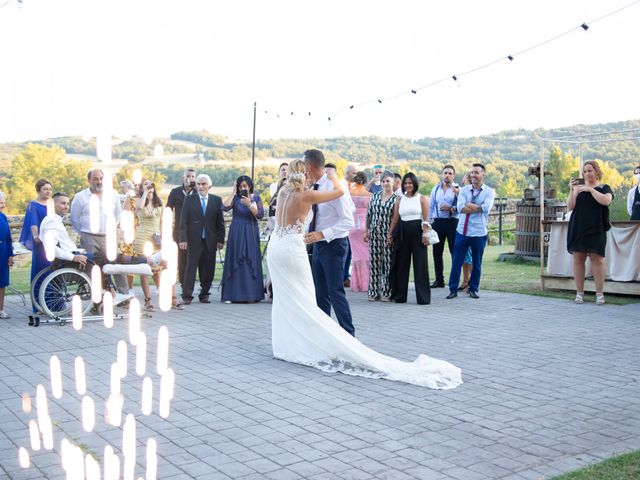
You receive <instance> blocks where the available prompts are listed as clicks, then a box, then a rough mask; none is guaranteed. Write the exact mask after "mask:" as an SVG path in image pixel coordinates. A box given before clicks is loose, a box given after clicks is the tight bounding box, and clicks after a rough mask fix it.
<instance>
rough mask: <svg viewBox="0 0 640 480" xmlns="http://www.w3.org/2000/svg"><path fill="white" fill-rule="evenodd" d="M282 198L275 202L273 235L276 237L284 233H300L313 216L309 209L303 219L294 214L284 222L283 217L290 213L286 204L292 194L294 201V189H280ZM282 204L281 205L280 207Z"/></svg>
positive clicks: (305, 228) (285, 217) (304, 229)
mask: <svg viewBox="0 0 640 480" xmlns="http://www.w3.org/2000/svg"><path fill="white" fill-rule="evenodd" d="M281 195H282V196H283V198H282V199H278V202H277V203H276V205H277V207H276V226H275V229H274V231H273V235H275V236H276V237H283V236H286V235H302V234H303V233H304V232H305V231H306V230H307V227H308V226H309V224H310V223H311V218H313V212H312V211H311V209H309V211H308V212H307V216H306V217H305V219H304V220H300V217H299V216H298V215H296V216H295V217H294V218H291V219H290V220H291V221H290V222H289V223H286V222H285V219H287V218H288V217H289V215H287V214H288V213H290V212H289V211H288V210H287V204H288V203H289V198H291V197H292V196H293V200H294V201H295V190H292V189H290V188H286V187H285V188H283V189H282V191H281ZM280 205H282V207H280Z"/></svg>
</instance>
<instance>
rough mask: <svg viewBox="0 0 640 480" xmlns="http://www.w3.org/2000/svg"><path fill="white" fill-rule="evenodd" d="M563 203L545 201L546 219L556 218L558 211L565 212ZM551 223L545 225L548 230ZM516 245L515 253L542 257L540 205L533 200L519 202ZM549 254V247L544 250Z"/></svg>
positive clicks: (517, 206) (517, 207)
mask: <svg viewBox="0 0 640 480" xmlns="http://www.w3.org/2000/svg"><path fill="white" fill-rule="evenodd" d="M565 208H566V206H565V205H563V204H551V205H548V204H546V203H545V207H544V219H545V220H556V219H557V214H558V212H562V213H564V212H565ZM550 229H551V225H545V231H546V232H548V231H549V230H550ZM515 236H516V246H515V250H514V252H513V253H514V254H516V255H522V256H525V257H538V258H540V205H539V204H536V203H532V202H522V201H521V202H518V204H517V205H516V235H515ZM544 254H545V256H546V255H547V248H546V247H545V251H544Z"/></svg>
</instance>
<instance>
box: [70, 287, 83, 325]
mask: <svg viewBox="0 0 640 480" xmlns="http://www.w3.org/2000/svg"><path fill="white" fill-rule="evenodd" d="M71 321H72V323H73V328H75V329H76V330H80V329H81V328H82V300H81V299H80V297H79V296H78V295H74V296H73V297H72V298H71Z"/></svg>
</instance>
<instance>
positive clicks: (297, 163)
mask: <svg viewBox="0 0 640 480" xmlns="http://www.w3.org/2000/svg"><path fill="white" fill-rule="evenodd" d="M306 179H307V175H306V166H305V163H304V160H300V159H296V160H294V161H292V162H291V163H289V175H287V181H288V183H289V186H290V188H291V189H293V190H304V186H305V183H306Z"/></svg>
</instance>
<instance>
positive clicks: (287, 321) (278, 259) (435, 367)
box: [267, 196, 462, 389]
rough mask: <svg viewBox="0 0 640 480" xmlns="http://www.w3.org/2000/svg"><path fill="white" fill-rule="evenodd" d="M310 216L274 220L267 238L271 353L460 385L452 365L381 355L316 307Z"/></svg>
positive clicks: (354, 371) (358, 371)
mask: <svg viewBox="0 0 640 480" xmlns="http://www.w3.org/2000/svg"><path fill="white" fill-rule="evenodd" d="M287 199H288V196H287ZM287 199H285V202H284V205H283V210H284V209H285V208H286V200H287ZM310 215H311V212H309V215H308V216H307V221H306V222H305V224H303V223H302V222H300V221H299V220H298V221H296V223H295V224H292V225H284V226H281V225H279V224H278V223H279V222H278V221H277V220H276V228H275V230H274V232H273V234H272V235H271V240H270V241H269V248H268V251H267V265H268V267H269V272H271V281H272V285H273V306H272V310H271V344H272V347H273V355H274V357H275V358H278V359H281V360H286V361H288V362H293V363H299V364H302V365H308V366H311V367H315V368H318V369H320V370H323V371H325V372H342V373H345V374H348V375H358V376H362V377H369V378H385V379H387V380H395V381H398V382H406V383H412V384H414V385H420V386H424V387H429V388H437V389H450V388H455V387H457V386H458V385H460V384H461V383H462V375H461V371H460V369H459V368H458V367H456V366H455V365H452V364H450V363H448V362H445V361H444V360H438V359H435V358H431V357H428V356H426V355H419V356H418V358H417V359H416V360H415V361H413V362H403V361H400V360H398V359H396V358H393V357H388V356H386V355H382V354H380V353H378V352H376V351H374V350H371V349H370V348H368V347H366V346H364V345H363V344H362V343H360V342H359V341H358V340H357V339H355V338H354V337H352V336H351V335H349V334H348V333H347V332H346V331H345V330H343V329H342V327H340V325H339V324H338V323H337V322H335V321H334V320H333V319H332V318H331V317H329V316H327V315H326V314H325V313H324V312H323V311H322V310H320V308H318V306H317V305H316V297H315V287H314V285H313V278H312V276H311V267H310V265H309V259H308V257H307V250H306V245H305V243H304V241H303V233H304V231H305V230H306V225H308V223H309V220H310V218H309V216H310ZM276 218H277V217H276ZM281 218H284V215H283V216H282V217H281Z"/></svg>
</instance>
